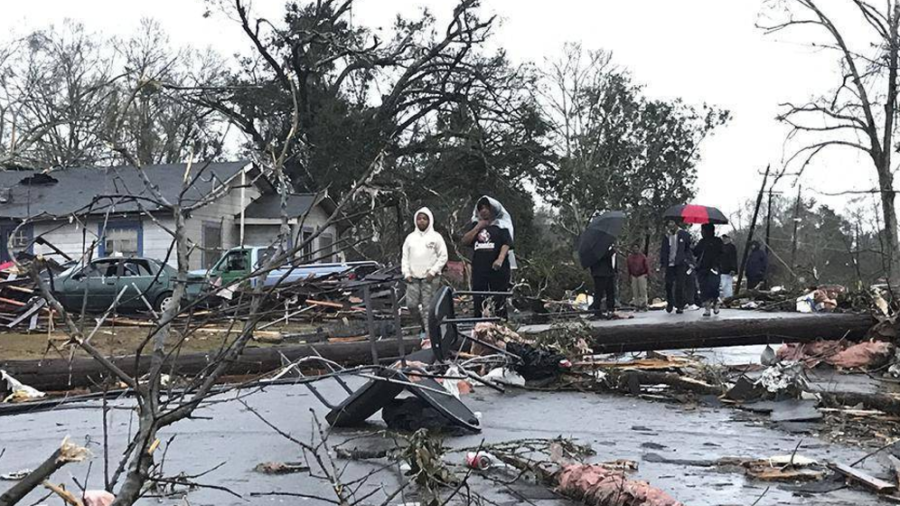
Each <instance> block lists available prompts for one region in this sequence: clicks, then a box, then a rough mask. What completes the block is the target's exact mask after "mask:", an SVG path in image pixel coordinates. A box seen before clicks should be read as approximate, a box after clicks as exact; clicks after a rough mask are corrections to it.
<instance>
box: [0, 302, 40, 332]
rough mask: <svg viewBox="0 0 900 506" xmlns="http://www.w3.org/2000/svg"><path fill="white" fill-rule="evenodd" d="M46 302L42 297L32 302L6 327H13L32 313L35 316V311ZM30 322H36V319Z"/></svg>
mask: <svg viewBox="0 0 900 506" xmlns="http://www.w3.org/2000/svg"><path fill="white" fill-rule="evenodd" d="M46 304H47V301H46V300H44V299H38V300H37V301H36V302H35V303H34V304H32V305H31V307H30V308H28V309H27V310H25V312H24V313H22V314H21V315H19V317H18V318H16V319H15V320H13V321H11V322H10V323H9V324H8V325H7V326H6V327H7V328H10V329H11V328H13V327H15V326H16V325H18V324H20V323H22V322H23V321H25V320H27V319H28V318H29V317H31V316H32V315H34V316H37V314H36V313H37V312H38V311H40V310H41V308H42V307H44V305H46ZM32 323H36V321H33V322H32Z"/></svg>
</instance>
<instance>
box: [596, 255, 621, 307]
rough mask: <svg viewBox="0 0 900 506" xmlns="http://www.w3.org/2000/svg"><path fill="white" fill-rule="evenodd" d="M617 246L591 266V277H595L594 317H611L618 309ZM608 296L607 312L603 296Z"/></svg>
mask: <svg viewBox="0 0 900 506" xmlns="http://www.w3.org/2000/svg"><path fill="white" fill-rule="evenodd" d="M616 267H617V266H616V247H615V245H613V246H612V247H610V248H609V251H607V252H606V254H605V255H603V257H602V258H600V261H598V262H597V263H595V264H594V265H592V266H591V277H592V278H594V304H593V308H594V317H595V318H606V317H611V316H612V314H613V313H614V312H615V310H616V274H617V272H616V271H617V269H616ZM604 297H605V298H606V313H604V312H603V311H602V310H601V308H602V307H603V306H602V305H601V303H602V302H603V298H604Z"/></svg>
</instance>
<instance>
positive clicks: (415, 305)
mask: <svg viewBox="0 0 900 506" xmlns="http://www.w3.org/2000/svg"><path fill="white" fill-rule="evenodd" d="M440 283H441V280H440V278H434V279H432V280H431V281H428V280H427V279H413V280H412V281H407V283H406V307H408V308H409V312H410V314H412V316H413V321H415V322H416V324H417V325H421V326H422V328H423V329H425V332H426V333H427V332H428V310H429V308H430V307H431V298H432V297H433V296H434V292H435V291H436V290H437V288H438V286H440Z"/></svg>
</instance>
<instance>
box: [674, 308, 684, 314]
mask: <svg viewBox="0 0 900 506" xmlns="http://www.w3.org/2000/svg"><path fill="white" fill-rule="evenodd" d="M675 314H684V309H677V310H676V311H675Z"/></svg>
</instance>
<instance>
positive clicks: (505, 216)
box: [472, 195, 515, 240]
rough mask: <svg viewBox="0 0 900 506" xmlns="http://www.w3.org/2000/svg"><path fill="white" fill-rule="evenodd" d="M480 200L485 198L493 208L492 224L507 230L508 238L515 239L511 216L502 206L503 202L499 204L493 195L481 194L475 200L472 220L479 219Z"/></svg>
mask: <svg viewBox="0 0 900 506" xmlns="http://www.w3.org/2000/svg"><path fill="white" fill-rule="evenodd" d="M482 200H487V201H488V202H489V203H490V204H491V207H492V208H493V209H494V223H493V224H494V225H497V226H498V227H500V228H502V229H505V230H506V231H507V232H509V238H510V239H512V240H515V232H514V230H513V222H512V216H510V215H509V213H508V212H507V211H506V208H504V207H503V204H501V203H500V202H499V201H498V200H497V199H495V198H493V197H489V196H487V195H483V196H482V197H480V198H479V199H478V200H476V201H475V209H473V210H472V221H478V220H479V218H478V202H481V201H482Z"/></svg>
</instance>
